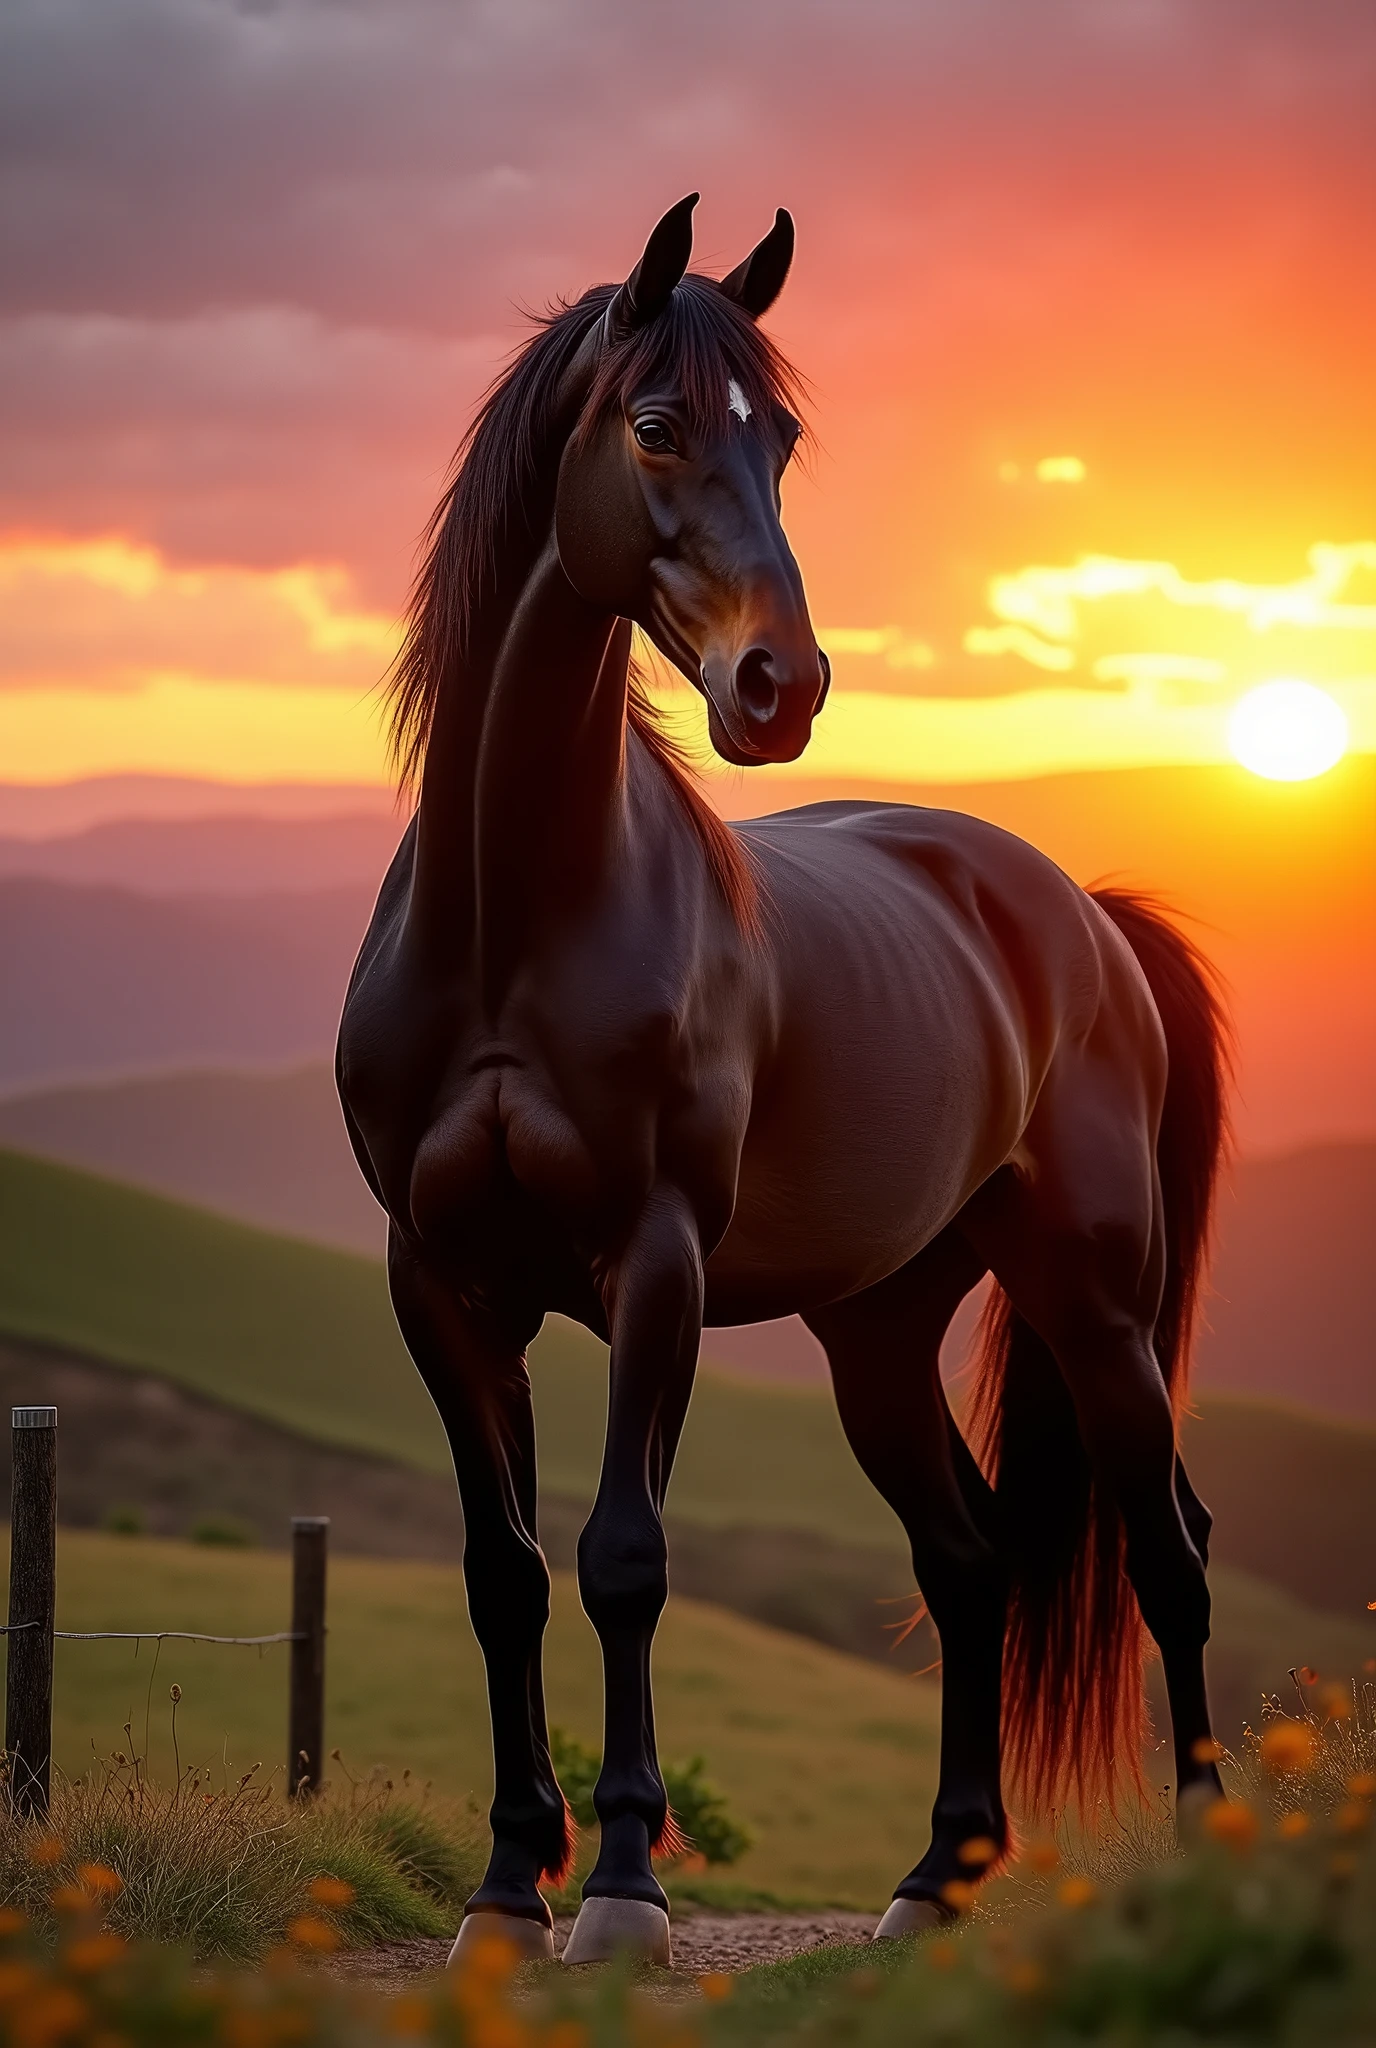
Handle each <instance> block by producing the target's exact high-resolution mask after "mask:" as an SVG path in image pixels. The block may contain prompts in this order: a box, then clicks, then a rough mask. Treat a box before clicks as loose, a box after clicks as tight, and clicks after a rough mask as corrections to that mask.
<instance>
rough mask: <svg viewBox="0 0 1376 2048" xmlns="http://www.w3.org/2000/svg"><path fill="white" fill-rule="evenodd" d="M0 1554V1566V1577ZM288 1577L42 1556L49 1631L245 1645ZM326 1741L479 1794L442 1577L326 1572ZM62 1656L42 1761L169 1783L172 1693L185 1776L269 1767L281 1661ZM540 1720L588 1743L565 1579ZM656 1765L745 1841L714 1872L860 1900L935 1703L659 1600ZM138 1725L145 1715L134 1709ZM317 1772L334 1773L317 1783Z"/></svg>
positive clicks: (593, 1657) (160, 1554)
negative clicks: (667, 1761)
mask: <svg viewBox="0 0 1376 2048" xmlns="http://www.w3.org/2000/svg"><path fill="white" fill-rule="evenodd" d="M2 1562H3V1559H2V1558H0V1563H2ZM288 1611H289V1593H288V1565H287V1561H286V1559H285V1557H283V1556H281V1555H280V1554H279V1555H273V1554H271V1553H269V1552H244V1551H233V1552H225V1551H212V1550H207V1549H205V1548H202V1547H200V1546H195V1545H190V1544H176V1543H162V1542H157V1541H154V1540H152V1539H149V1538H143V1539H140V1540H137V1541H131V1540H129V1539H121V1538H119V1537H113V1536H100V1535H96V1534H92V1533H88V1532H85V1531H63V1532H62V1533H61V1535H60V1536H59V1539H58V1626H59V1627H61V1628H74V1629H83V1628H105V1629H118V1628H149V1627H162V1628H191V1629H199V1630H203V1631H205V1632H207V1633H210V1634H225V1635H231V1634H236V1635H237V1634H257V1633H259V1632H266V1631H269V1630H272V1629H276V1628H281V1627H285V1626H286V1617H287V1614H288ZM329 1631H330V1633H329V1651H328V1656H327V1660H326V1722H325V1726H326V1740H327V1742H328V1744H329V1746H330V1747H331V1748H332V1749H333V1748H336V1747H338V1748H339V1749H341V1750H342V1753H343V1762H344V1766H345V1767H346V1768H347V1769H348V1770H349V1771H350V1772H352V1773H353V1775H354V1776H355V1777H356V1778H357V1777H362V1776H366V1775H367V1773H368V1771H369V1770H370V1769H371V1768H372V1767H374V1766H380V1767H381V1768H382V1769H383V1770H385V1771H386V1772H387V1773H388V1775H392V1776H394V1777H396V1778H398V1779H399V1778H400V1776H401V1773H402V1771H403V1770H404V1769H409V1770H410V1771H411V1773H412V1775H413V1777H414V1778H415V1779H416V1780H417V1781H418V1782H419V1783H421V1784H424V1783H426V1782H427V1781H428V1782H430V1783H432V1784H433V1786H434V1788H435V1790H436V1791H437V1792H438V1793H440V1794H441V1795H448V1796H450V1797H456V1798H464V1797H468V1798H471V1799H473V1800H474V1801H475V1803H476V1804H477V1805H478V1806H479V1807H480V1808H485V1807H486V1805H487V1802H488V1800H489V1798H490V1797H491V1786H490V1777H489V1770H490V1765H489V1735H488V1715H487V1688H486V1684H485V1681H484V1675H483V1666H482V1659H481V1657H480V1655H479V1653H478V1648H477V1644H476V1643H475V1642H474V1640H473V1635H472V1632H471V1630H470V1628H469V1626H468V1621H467V1616H466V1611H465V1606H464V1592H463V1583H462V1579H461V1576H460V1573H459V1571H458V1568H457V1567H456V1566H454V1565H449V1566H444V1565H436V1564H413V1563H408V1564H404V1565H398V1564H395V1563H383V1562H381V1561H377V1560H374V1559H371V1558H340V1557H335V1558H332V1559H331V1561H330V1585H329ZM149 1664H150V1658H149V1649H148V1646H147V1645H145V1646H144V1649H143V1654H142V1657H141V1658H136V1657H135V1655H134V1646H133V1645H132V1644H130V1643H59V1644H58V1645H57V1659H56V1673H55V1683H54V1705H55V1712H54V1749H55V1754H56V1760H57V1762H58V1764H59V1765H60V1766H61V1767H62V1768H63V1769H65V1770H68V1771H77V1772H79V1771H82V1770H85V1769H87V1768H88V1767H89V1765H90V1763H91V1760H92V1751H93V1745H94V1750H95V1753H96V1754H99V1755H103V1754H106V1753H108V1751H109V1750H110V1749H112V1748H114V1747H115V1746H116V1745H117V1744H118V1745H123V1744H124V1742H125V1741H126V1738H125V1737H123V1736H122V1735H121V1730H122V1728H123V1726H124V1724H125V1722H126V1721H129V1722H131V1725H132V1727H133V1730H134V1736H135V1740H136V1743H137V1746H138V1748H139V1750H140V1751H141V1752H142V1751H144V1749H145V1729H146V1730H147V1750H148V1753H149V1754H150V1755H151V1760H152V1768H153V1772H154V1774H155V1775H156V1776H157V1777H158V1778H160V1779H161V1780H162V1781H163V1782H167V1781H168V1780H169V1779H170V1778H171V1777H172V1775H173V1759H172V1752H171V1744H170V1741H169V1721H168V1713H169V1709H168V1704H167V1699H168V1690H169V1688H170V1687H171V1686H172V1685H173V1684H177V1685H180V1687H181V1689H182V1698H181V1702H180V1704H179V1706H178V1709H177V1737H178V1743H179V1747H180V1755H181V1760H182V1762H183V1763H184V1764H186V1763H189V1762H193V1761H194V1763H196V1764H205V1763H209V1764H210V1765H211V1766H212V1771H213V1774H214V1781H215V1782H218V1781H219V1776H220V1773H221V1770H222V1767H223V1766H222V1759H225V1758H226V1757H227V1762H228V1775H229V1776H230V1777H231V1779H232V1778H233V1777H234V1776H237V1775H238V1773H239V1772H240V1771H243V1770H247V1769H248V1768H249V1767H250V1766H251V1765H252V1764H254V1763H255V1762H257V1761H259V1760H260V1759H261V1760H263V1762H264V1766H265V1774H266V1771H270V1770H272V1769H273V1768H274V1766H276V1765H277V1764H278V1763H279V1761H280V1759H281V1756H282V1751H283V1748H284V1739H285V1727H286V1659H285V1656H284V1654H283V1652H282V1651H281V1650H280V1649H279V1650H269V1651H267V1652H266V1653H257V1654H255V1653H254V1652H252V1651H248V1650H233V1649H223V1648H215V1647H210V1646H207V1645H201V1644H194V1643H172V1642H166V1643H162V1644H160V1645H159V1646H158V1659H157V1683H156V1687H155V1688H153V1689H152V1690H151V1691H150V1683H149ZM545 1673H546V1693H547V1697H548V1700H549V1709H550V1715H551V1718H552V1719H553V1720H554V1721H555V1722H557V1723H559V1724H560V1725H561V1726H563V1727H564V1728H566V1729H568V1730H569V1731H570V1732H572V1733H573V1734H575V1735H577V1736H578V1737H579V1738H580V1739H581V1740H583V1741H584V1742H586V1743H589V1744H592V1745H595V1746H600V1730H601V1725H602V1711H601V1702H602V1673H601V1659H600V1655H599V1652H598V1647H597V1640H596V1638H595V1636H594V1635H593V1632H592V1629H591V1627H590V1626H589V1624H588V1622H587V1620H586V1618H585V1617H584V1615H583V1612H582V1609H581V1608H580V1606H579V1604H578V1598H577V1593H576V1590H575V1588H574V1585H573V1582H572V1580H571V1579H570V1578H569V1577H568V1575H567V1574H564V1573H560V1574H557V1575H556V1579H555V1589H554V1603H553V1618H552V1622H551V1626H550V1631H549V1634H548V1637H547V1638H546V1654H545ZM655 1704H656V1709H657V1721H658V1729H659V1741H660V1747H661V1752H662V1754H663V1755H664V1756H665V1757H667V1758H683V1759H687V1758H689V1757H692V1756H694V1755H697V1754H701V1755H705V1756H706V1758H707V1760H708V1765H709V1770H710V1774H711V1776H712V1778H713V1779H714V1780H715V1781H716V1782H717V1783H718V1784H720V1785H721V1786H722V1788H723V1789H724V1790H725V1791H726V1793H727V1795H728V1797H729V1799H730V1802H731V1806H732V1810H733V1811H734V1812H735V1813H737V1814H739V1815H741V1816H742V1817H743V1818H744V1819H745V1820H747V1821H748V1822H749V1824H750V1826H751V1828H752V1831H753V1832H754V1833H755V1834H756V1836H757V1846H756V1847H755V1848H754V1849H752V1850H750V1851H749V1852H748V1854H747V1856H746V1857H745V1859H744V1860H743V1861H742V1862H741V1863H740V1864H739V1865H737V1866H736V1867H735V1868H734V1869H733V1870H732V1872H731V1876H732V1878H733V1880H735V1879H738V1880H739V1881H740V1882H741V1883H742V1884H744V1885H748V1886H754V1887H758V1888H760V1889H763V1890H766V1891H769V1892H773V1893H775V1894H781V1895H783V1896H784V1897H786V1898H793V1899H797V1900H799V1901H800V1902H821V1901H824V1900H826V1901H833V1902H836V1903H839V1904H847V1903H854V1904H857V1905H879V1906H882V1904H883V1903H884V1902H885V1900H886V1899H887V1897H888V1894H889V1893H890V1891H891V1890H892V1889H893V1885H894V1882H895V1879H896V1877H898V1876H900V1875H901V1874H902V1872H903V1871H904V1870H906V1869H907V1868H908V1867H909V1865H910V1864H911V1863H912V1861H913V1859H914V1857H915V1856H916V1855H918V1854H919V1853H920V1851H921V1848H922V1846H923V1844H924V1843H925V1841H926V1838H927V1817H928V1811H929V1808H930V1805H931V1798H932V1791H933V1787H934V1782H935V1765H936V1747H937V1714H938V1705H937V1696H936V1691H935V1688H934V1687H932V1686H929V1685H915V1684H914V1683H913V1682H912V1680H910V1679H906V1678H903V1677H901V1676H900V1675H899V1674H897V1673H895V1672H887V1671H883V1670H881V1669H879V1668H878V1667H877V1666H876V1665H874V1664H866V1663H861V1662H860V1661H859V1660H858V1659H857V1658H852V1657H844V1656H842V1655H840V1654H839V1653H838V1652H836V1651H834V1650H825V1649H821V1648H819V1647H818V1646H817V1645H816V1644H813V1643H808V1642H804V1641H802V1640H801V1639H800V1638H799V1637H797V1636H790V1635H784V1634H781V1633H779V1632H777V1631H775V1630H770V1629H764V1628H760V1627H758V1626H756V1625H755V1624H753V1623H751V1622H748V1621H744V1620H742V1619H741V1618H740V1617H739V1616H737V1615H734V1614H728V1613H726V1612H724V1611H723V1610H722V1609H720V1608H715V1607H707V1606H701V1605H699V1604H697V1603H695V1602H693V1601H685V1600H675V1601H674V1602H673V1603H672V1604H671V1607H670V1610H669V1612H668V1613H667V1614H666V1615H665V1617H664V1621H663V1623H662V1625H661V1628H660V1631H659V1636H658V1639H657V1642H656V1646H655ZM150 1708H151V1710H150ZM331 1768H332V1769H334V1768H335V1767H333V1766H332V1767H331Z"/></svg>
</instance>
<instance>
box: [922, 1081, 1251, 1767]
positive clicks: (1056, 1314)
mask: <svg viewBox="0 0 1376 2048" xmlns="http://www.w3.org/2000/svg"><path fill="white" fill-rule="evenodd" d="M1058 1082H1059V1083H1060V1085H1056V1084H1057V1083H1058ZM1029 1152H1030V1154H1031V1158H1032V1161H1033V1167H1032V1170H1031V1171H1030V1172H1029V1173H1027V1174H1026V1175H1025V1176H1024V1175H1020V1174H1015V1173H1014V1172H1013V1171H1012V1170H1011V1169H1006V1170H1005V1171H1003V1172H1001V1173H999V1174H996V1175H995V1176H994V1177H993V1179H992V1180H991V1181H988V1182H986V1183H985V1186H984V1187H983V1188H982V1189H981V1190H980V1192H979V1194H978V1195H977V1196H976V1197H975V1198H974V1200H973V1201H972V1202H971V1203H969V1204H968V1205H967V1207H966V1209H965V1210H964V1211H963V1212H962V1215H961V1218H960V1227H961V1229H962V1230H963V1231H964V1232H965V1233H966V1234H967V1235H968V1236H969V1237H970V1239H971V1241H972V1242H973V1243H974V1244H975V1245H976V1247H977V1248H978V1250H979V1252H980V1255H981V1256H982V1257H984V1258H985V1259H987V1260H988V1263H989V1265H990V1267H991V1268H992V1270H993V1272H994V1275H995V1278H996V1279H997V1280H998V1281H999V1283H1000V1285H1001V1286H1002V1287H1003V1288H1004V1290H1005V1291H1006V1293H1007V1294H1008V1296H1009V1298H1010V1300H1011V1301H1012V1304H1013V1307H1014V1309H1015V1310H1016V1311H1017V1313H1018V1315H1019V1316H1021V1317H1022V1318H1023V1319H1024V1320H1025V1322H1026V1323H1027V1324H1029V1325H1030V1326H1031V1328H1032V1330H1033V1331H1035V1333H1036V1335H1037V1336H1038V1337H1039V1338H1040V1339H1041V1340H1042V1342H1043V1344H1044V1345H1045V1346H1046V1347H1047V1348H1048V1349H1049V1351H1050V1352H1051V1354H1052V1356H1053V1357H1054V1359H1055V1362H1056V1364H1057V1366H1059V1368H1060V1372H1061V1375H1062V1377H1063V1379H1064V1381H1065V1384H1066V1386H1067V1387H1068V1389H1069V1392H1070V1396H1071V1400H1072V1402H1073V1405H1074V1415H1075V1421H1076V1423H1077V1425H1078V1429H1079V1433H1080V1437H1081V1439H1082V1441H1083V1444H1084V1446H1085V1449H1086V1451H1087V1453H1088V1456H1089V1461H1090V1465H1091V1468H1092V1470H1093V1472H1094V1475H1095V1478H1096V1480H1097V1481H1098V1482H1099V1483H1100V1484H1102V1485H1104V1486H1105V1487H1106V1488H1107V1490H1108V1492H1109V1494H1110V1496H1111V1497H1112V1499H1113V1501H1114V1502H1115V1503H1116V1506H1117V1509H1118V1511H1119V1513H1120V1515H1121V1517H1122V1524H1123V1531H1124V1536H1125V1559H1126V1566H1127V1573H1128V1577H1129V1579H1130V1581H1131V1584H1132V1587H1133V1590H1134V1592H1135V1593H1136V1596H1137V1604H1138V1606H1139V1607H1140V1609H1141V1614H1142V1619H1143V1621H1144V1622H1145V1623H1146V1626H1147V1628H1148V1630H1149V1631H1150V1633H1151V1635H1152V1636H1153V1638H1154V1639H1155V1641H1156V1644H1157V1647H1158V1649H1159V1650H1160V1652H1161V1661H1162V1664H1163V1666H1164V1670H1165V1678H1166V1690H1167V1695H1168V1698H1169V1701H1170V1710H1171V1723H1172V1733H1173V1736H1174V1746H1175V1763H1176V1787H1177V1791H1178V1792H1185V1791H1188V1790H1189V1789H1190V1788H1192V1787H1196V1786H1201V1787H1208V1788H1209V1789H1211V1790H1213V1791H1215V1792H1217V1791H1219V1790H1220V1789H1221V1787H1220V1783H1219V1778H1218V1773H1217V1770H1216V1768H1215V1766H1214V1763H1213V1761H1212V1755H1213V1736H1212V1730H1211V1727H1210V1721H1209V1707H1208V1698H1207V1692H1206V1687H1205V1681H1204V1646H1205V1644H1206V1643H1207V1641H1208V1637H1209V1589H1208V1583H1207V1580H1206V1578H1205V1573H1204V1557H1203V1555H1202V1554H1201V1553H1202V1550H1203V1549H1204V1547H1205V1546H1206V1545H1207V1538H1208V1526H1209V1518H1208V1511H1207V1509H1205V1508H1204V1506H1203V1503H1202V1502H1201V1501H1200V1500H1199V1499H1198V1496H1197V1495H1196V1494H1195V1492H1194V1489H1193V1488H1192V1487H1191V1486H1190V1484H1189V1480H1188V1479H1187V1478H1186V1477H1185V1473H1184V1467H1183V1466H1182V1465H1181V1464H1180V1461H1179V1458H1178V1456H1177V1452H1176V1434H1175V1419H1174V1414H1173V1411H1172V1404H1171V1396H1170V1392H1169V1390H1168V1388H1167V1386H1166V1383H1165V1379H1164V1377H1163V1374H1162V1371H1161V1366H1160V1364H1159V1362H1158V1360H1157V1356H1156V1350H1155V1345H1154V1331H1155V1325H1156V1318H1157V1313H1158V1309H1159V1305H1160V1301H1161V1293H1162V1282H1163V1273H1164V1257H1165V1254H1164V1238H1163V1226H1162V1214H1161V1206H1160V1205H1161V1191H1160V1186H1159V1183H1158V1180H1157V1175H1156V1171H1155V1162H1154V1156H1153V1146H1152V1139H1151V1134H1150V1122H1149V1119H1148V1118H1147V1117H1146V1116H1145V1114H1143V1113H1142V1112H1141V1110H1140V1109H1139V1108H1137V1107H1135V1106H1134V1104H1133V1101H1132V1091H1131V1086H1130V1084H1129V1083H1128V1082H1127V1081H1125V1079H1124V1077H1123V1076H1122V1075H1121V1074H1120V1075H1113V1074H1111V1073H1110V1074H1107V1075H1106V1074H1105V1073H1104V1072H1103V1071H1102V1070H1101V1071H1099V1072H1094V1071H1089V1070H1087V1067H1085V1066H1082V1067H1080V1068H1079V1070H1078V1071H1077V1072H1076V1073H1074V1074H1073V1075H1071V1076H1062V1077H1054V1076H1053V1084H1052V1085H1049V1086H1048V1088H1047V1089H1046V1091H1045V1092H1044V1098H1043V1101H1042V1103H1041V1104H1039V1107H1038V1113H1037V1118H1036V1120H1035V1123H1034V1126H1033V1128H1032V1130H1031V1131H1030V1133H1029Z"/></svg>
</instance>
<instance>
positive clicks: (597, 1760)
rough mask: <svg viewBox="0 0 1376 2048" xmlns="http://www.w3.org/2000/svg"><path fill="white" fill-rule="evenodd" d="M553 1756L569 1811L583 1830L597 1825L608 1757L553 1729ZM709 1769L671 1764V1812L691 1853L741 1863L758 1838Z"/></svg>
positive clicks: (695, 1763) (699, 1762) (700, 1763)
mask: <svg viewBox="0 0 1376 2048" xmlns="http://www.w3.org/2000/svg"><path fill="white" fill-rule="evenodd" d="M549 1746H550V1754H551V1756H552V1757H553V1759H554V1769H555V1774H556V1776H557V1777H558V1779H559V1783H560V1785H561V1786H562V1787H563V1792H564V1797H565V1799H567V1800H568V1803H569V1811H570V1813H572V1815H573V1817H574V1819H575V1820H576V1821H577V1823H578V1825H579V1827H581V1828H595V1827H596V1826H597V1810H596V1808H595V1807H594V1806H593V1803H592V1793H593V1787H594V1785H596V1783H597V1774H598V1772H599V1771H600V1770H601V1768H602V1759H601V1757H600V1756H598V1755H597V1753H596V1752H595V1751H594V1750H591V1749H588V1748H587V1747H586V1745H585V1744H583V1743H581V1742H580V1741H579V1740H578V1738H577V1737H576V1736H574V1735H568V1734H566V1733H565V1732H564V1730H563V1729H562V1728H552V1729H551V1730H550V1737H549ZM706 1768H707V1765H706V1762H705V1760H704V1759H703V1758H702V1757H700V1756H695V1757H693V1758H691V1759H690V1760H689V1762H687V1763H686V1764H665V1765H664V1766H663V1771H664V1789H665V1791H666V1792H667V1793H668V1795H669V1809H670V1811H671V1813H672V1814H673V1816H674V1819H675V1820H676V1821H677V1822H678V1824H679V1827H680V1829H681V1830H682V1832H683V1834H684V1835H685V1836H686V1838H687V1847H688V1850H689V1851H690V1852H691V1853H693V1854H696V1855H699V1856H701V1857H702V1858H703V1860H704V1861H705V1862H707V1863H718V1864H724V1863H735V1862H738V1861H739V1859H740V1858H741V1857H742V1856H743V1855H744V1854H745V1852H746V1850H747V1849H748V1848H750V1846H751V1844H752V1843H753V1841H754V1839H755V1838H754V1836H753V1835H752V1834H751V1833H750V1831H749V1829H748V1828H745V1827H743V1826H742V1825H741V1823H740V1822H739V1821H737V1820H734V1819H733V1818H732V1816H731V1814H730V1812H729V1811H728V1809H727V1805H726V1797H725V1794H724V1793H722V1792H719V1791H718V1790H717V1788H716V1786H715V1785H713V1784H711V1783H710V1782H709V1781H708V1779H706V1778H705V1777H704V1776H703V1773H704V1771H705V1770H706Z"/></svg>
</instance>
